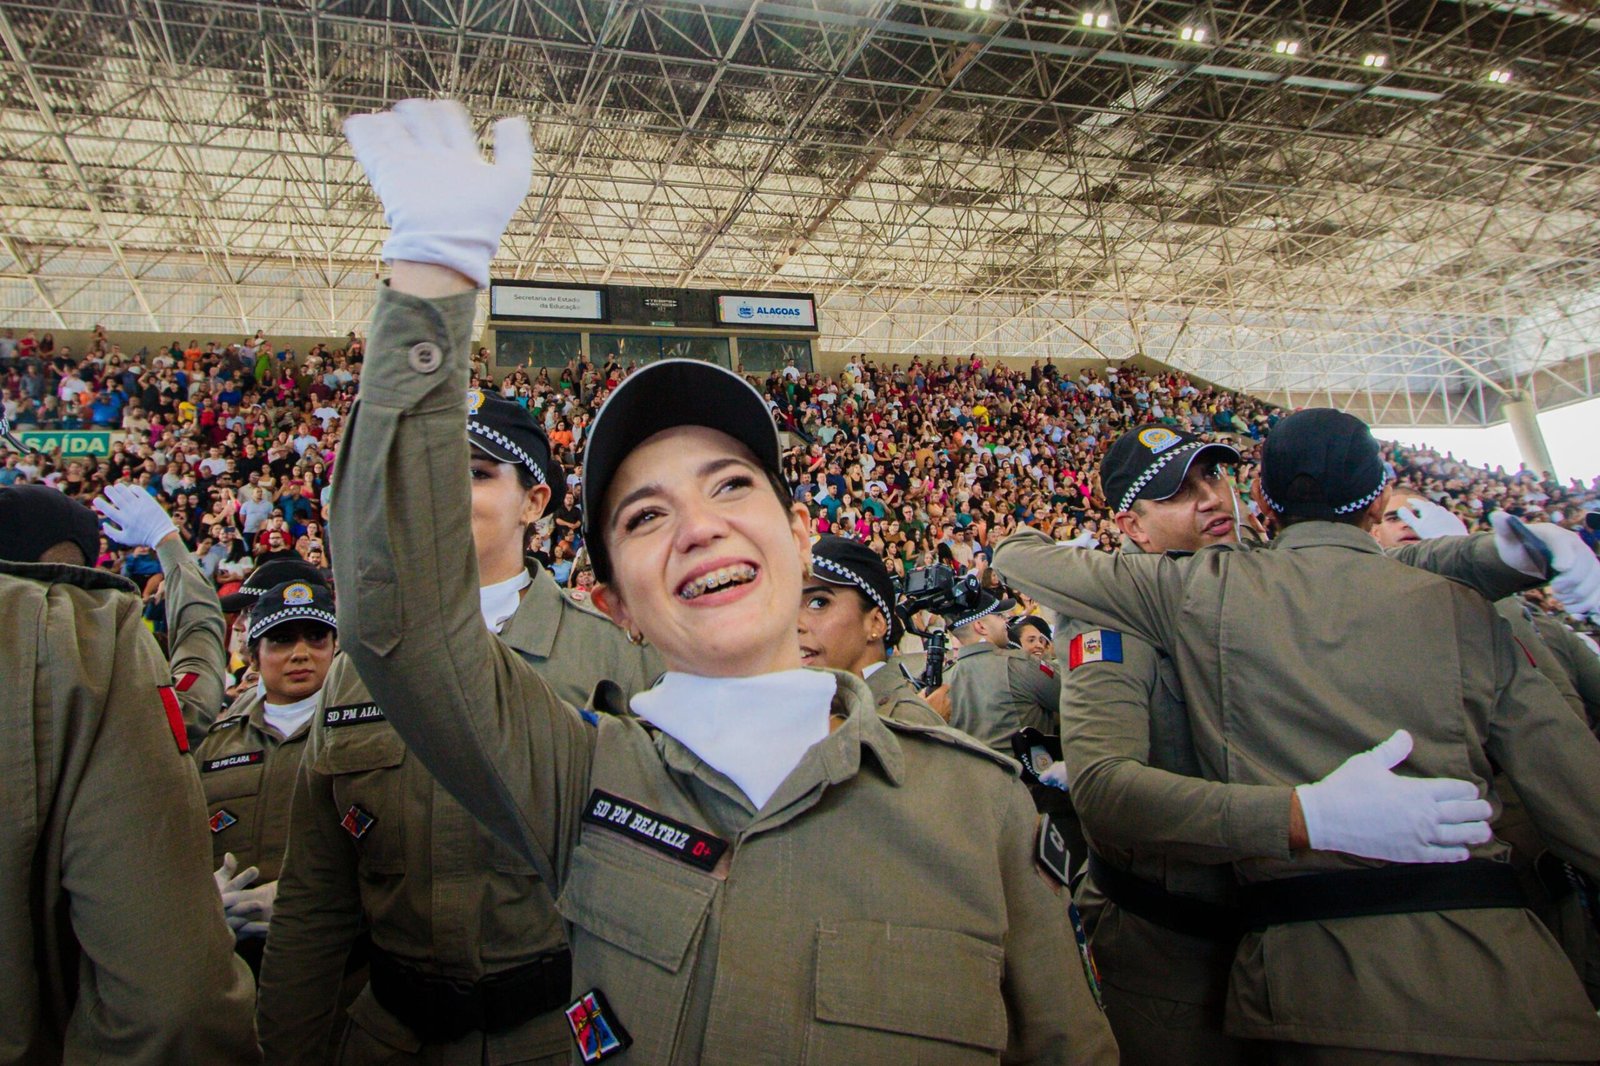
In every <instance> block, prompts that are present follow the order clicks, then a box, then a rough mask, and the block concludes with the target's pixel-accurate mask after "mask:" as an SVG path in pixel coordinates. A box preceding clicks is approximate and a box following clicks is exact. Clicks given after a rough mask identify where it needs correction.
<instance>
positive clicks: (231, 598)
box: [222, 558, 328, 614]
mask: <svg viewBox="0 0 1600 1066" xmlns="http://www.w3.org/2000/svg"><path fill="white" fill-rule="evenodd" d="M285 581H305V582H309V583H310V584H313V585H326V584H327V583H328V578H327V575H325V574H324V573H323V572H322V571H321V570H319V569H317V568H316V567H315V566H312V565H311V564H310V563H308V562H306V561H305V560H304V559H300V558H295V559H269V560H268V561H266V562H264V563H262V564H261V565H260V566H258V567H256V568H255V570H254V572H252V573H251V575H250V576H249V577H247V578H245V582H244V584H242V585H240V586H239V587H238V588H237V589H235V590H234V591H232V592H230V593H228V594H227V595H226V596H224V597H222V609H223V611H225V612H227V613H228V614H235V613H237V612H239V611H244V610H248V609H249V608H250V605H251V604H253V603H255V602H256V600H258V599H260V598H261V597H262V596H263V595H264V594H265V593H266V592H267V590H268V589H271V588H273V587H274V586H276V585H281V584H283V583H284V582H285Z"/></svg>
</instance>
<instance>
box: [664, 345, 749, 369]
mask: <svg viewBox="0 0 1600 1066" xmlns="http://www.w3.org/2000/svg"><path fill="white" fill-rule="evenodd" d="M661 352H662V358H665V359H698V360H700V361H701V362H702V363H715V364H717V365H718V366H720V367H724V368H725V369H728V370H732V369H733V355H732V348H731V346H730V345H729V344H728V338H727V337H662V338H661Z"/></svg>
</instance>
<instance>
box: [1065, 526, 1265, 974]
mask: <svg viewBox="0 0 1600 1066" xmlns="http://www.w3.org/2000/svg"><path fill="white" fill-rule="evenodd" d="M1125 550H1126V549H1125ZM1091 631H1093V627H1091V626H1087V625H1085V624H1083V623H1081V622H1071V623H1069V624H1068V625H1067V626H1066V627H1065V628H1064V629H1063V630H1062V632H1061V633H1060V634H1059V639H1060V640H1061V642H1062V644H1063V646H1065V645H1066V644H1067V643H1068V642H1069V641H1070V640H1071V639H1072V638H1073V637H1075V636H1078V635H1079V634H1081V633H1086V632H1091ZM1063 671H1064V673H1063V675H1062V678H1061V749H1062V757H1063V759H1064V761H1065V762H1066V764H1067V778H1068V780H1069V781H1071V782H1072V800H1073V804H1074V806H1075V808H1076V810H1077V812H1078V815H1079V817H1080V818H1081V820H1082V823H1083V830H1084V834H1085V835H1086V836H1087V837H1088V838H1089V840H1090V841H1091V843H1092V845H1093V846H1094V848H1095V850H1096V852H1097V853H1098V854H1099V855H1100V858H1101V859H1102V860H1103V861H1105V862H1106V863H1107V864H1109V865H1111V866H1114V867H1116V868H1118V869H1121V870H1125V871H1127V872H1129V873H1131V874H1133V875H1134V876H1136V877H1139V878H1142V879H1143V880H1145V881H1148V882H1150V883H1152V884H1155V885H1158V886H1160V887H1161V888H1164V889H1165V890H1166V891H1168V892H1170V893H1172V894H1174V895H1178V896H1186V897H1190V898H1194V899H1199V900H1202V901H1204V902H1206V903H1210V904H1214V905H1218V906H1227V905H1229V904H1231V903H1232V902H1233V885H1234V878H1233V868H1232V867H1231V866H1230V865H1228V864H1229V863H1230V862H1233V861H1235V860H1245V859H1251V858H1254V857H1256V856H1258V855H1278V854H1283V853H1284V852H1286V851H1287V850H1288V832H1289V803H1290V796H1291V795H1292V790H1291V789H1289V788H1281V789H1272V790H1262V791H1261V792H1260V793H1258V794H1255V795H1248V796H1246V797H1245V802H1240V803H1237V804H1235V803H1233V802H1232V800H1233V799H1237V798H1239V797H1238V796H1235V795H1234V793H1236V792H1237V791H1238V790H1237V789H1236V788H1235V787H1233V786H1229V785H1221V784H1218V783H1216V782H1212V781H1205V780H1203V779H1202V777H1201V772H1200V764H1199V760H1198V758H1197V757H1196V756H1195V751H1194V738H1193V737H1192V736H1191V734H1190V729H1189V709H1188V707H1187V706H1186V705H1185V704H1184V702H1183V689H1182V687H1181V686H1180V685H1179V684H1178V675H1177V669H1176V668H1175V667H1174V666H1173V663H1172V660H1171V659H1169V658H1168V657H1167V656H1165V655H1163V654H1161V652H1160V651H1159V650H1157V649H1156V648H1155V647H1153V646H1152V645H1150V644H1148V643H1146V642H1145V641H1142V640H1140V639H1139V638H1138V637H1136V636H1133V635H1132V634H1131V633H1124V634H1122V659H1121V661H1120V662H1117V661H1100V662H1086V663H1082V664H1080V665H1079V666H1078V667H1077V668H1076V669H1071V668H1069V667H1063ZM1079 902H1080V904H1081V905H1082V907H1083V910H1084V917H1085V919H1086V920H1088V921H1091V922H1092V925H1093V947H1094V951H1095V958H1096V961H1097V962H1098V963H1099V964H1100V972H1101V977H1102V979H1103V980H1104V981H1105V982H1106V984H1108V985H1111V986H1113V987H1116V988H1121V989H1125V990H1127V991H1129V992H1132V993H1135V994H1137V995H1141V996H1150V997H1156V998H1160V999H1166V1000H1174V1001H1176V1002H1180V1003H1193V1004H1212V1005H1220V1004H1221V1003H1222V1001H1223V998H1224V996H1225V994H1226V992H1227V987H1228V971H1229V969H1230V968H1231V967H1232V965H1233V955H1234V947H1235V944H1236V941H1235V940H1234V939H1232V938H1229V937H1227V936H1226V934H1225V933H1221V931H1219V933H1221V935H1219V936H1218V937H1217V938H1207V937H1198V936H1190V935H1187V934H1185V933H1179V932H1175V931H1173V930H1170V929H1167V928H1165V927H1163V926H1160V925H1156V924H1154V923H1152V922H1149V921H1146V920H1145V919H1143V918H1141V917H1139V916H1137V915H1135V914H1132V913H1131V912H1129V911H1126V910H1123V909H1122V908H1121V907H1118V906H1117V905H1116V904H1115V903H1111V902H1109V901H1107V900H1106V899H1105V897H1104V896H1103V895H1101V893H1100V890H1099V887H1098V886H1097V885H1095V884H1094V876H1093V874H1090V875H1089V877H1088V878H1086V879H1085V881H1084V882H1083V884H1082V886H1081V887H1080V888H1079Z"/></svg>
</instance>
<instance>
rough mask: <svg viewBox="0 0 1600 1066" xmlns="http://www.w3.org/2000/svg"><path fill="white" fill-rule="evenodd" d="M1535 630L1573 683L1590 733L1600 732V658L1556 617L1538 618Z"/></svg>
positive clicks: (1534, 621) (1534, 626)
mask: <svg viewBox="0 0 1600 1066" xmlns="http://www.w3.org/2000/svg"><path fill="white" fill-rule="evenodd" d="M1533 628H1534V629H1535V630H1536V631H1537V632H1538V634H1539V636H1540V637H1541V638H1542V639H1543V640H1544V643H1545V646H1546V647H1547V648H1549V649H1550V653H1551V654H1552V655H1553V656H1555V658H1556V661H1557V662H1559V663H1560V664H1561V666H1562V671H1563V673H1565V674H1566V676H1567V678H1568V679H1569V680H1570V681H1571V683H1572V687H1573V691H1574V692H1575V693H1576V695H1577V697H1578V701H1579V703H1580V704H1581V705H1582V706H1583V715H1584V720H1585V721H1587V722H1588V723H1589V729H1590V731H1591V732H1600V655H1596V654H1595V653H1594V651H1593V649H1591V648H1590V647H1589V645H1587V644H1585V643H1584V642H1583V640H1582V639H1581V638H1579V636H1578V634H1576V633H1574V632H1573V631H1572V630H1571V629H1569V628H1568V627H1567V625H1566V623H1564V622H1562V621H1561V619H1559V618H1556V617H1553V616H1552V615H1548V614H1536V615H1534V616H1533Z"/></svg>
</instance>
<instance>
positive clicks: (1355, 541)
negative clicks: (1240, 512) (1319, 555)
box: [1271, 520, 1383, 555]
mask: <svg viewBox="0 0 1600 1066" xmlns="http://www.w3.org/2000/svg"><path fill="white" fill-rule="evenodd" d="M1271 546H1272V547H1273V548H1277V549H1281V550H1288V551H1293V550H1295V549H1298V548H1330V547H1331V548H1353V549H1355V550H1356V551H1360V552H1368V553H1370V554H1372V555H1380V554H1382V552H1383V549H1382V548H1381V547H1379V545H1378V542H1377V541H1376V540H1374V539H1373V537H1372V534H1371V533H1368V532H1367V531H1366V530H1364V529H1362V528H1361V527H1359V526H1352V525H1349V524H1348V523H1345V522H1318V521H1315V520H1313V521H1307V522H1296V523H1295V524H1294V525H1292V526H1290V527H1289V528H1288V529H1285V530H1283V531H1281V532H1280V533H1278V535H1277V536H1275V537H1273V538H1272V545H1271Z"/></svg>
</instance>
